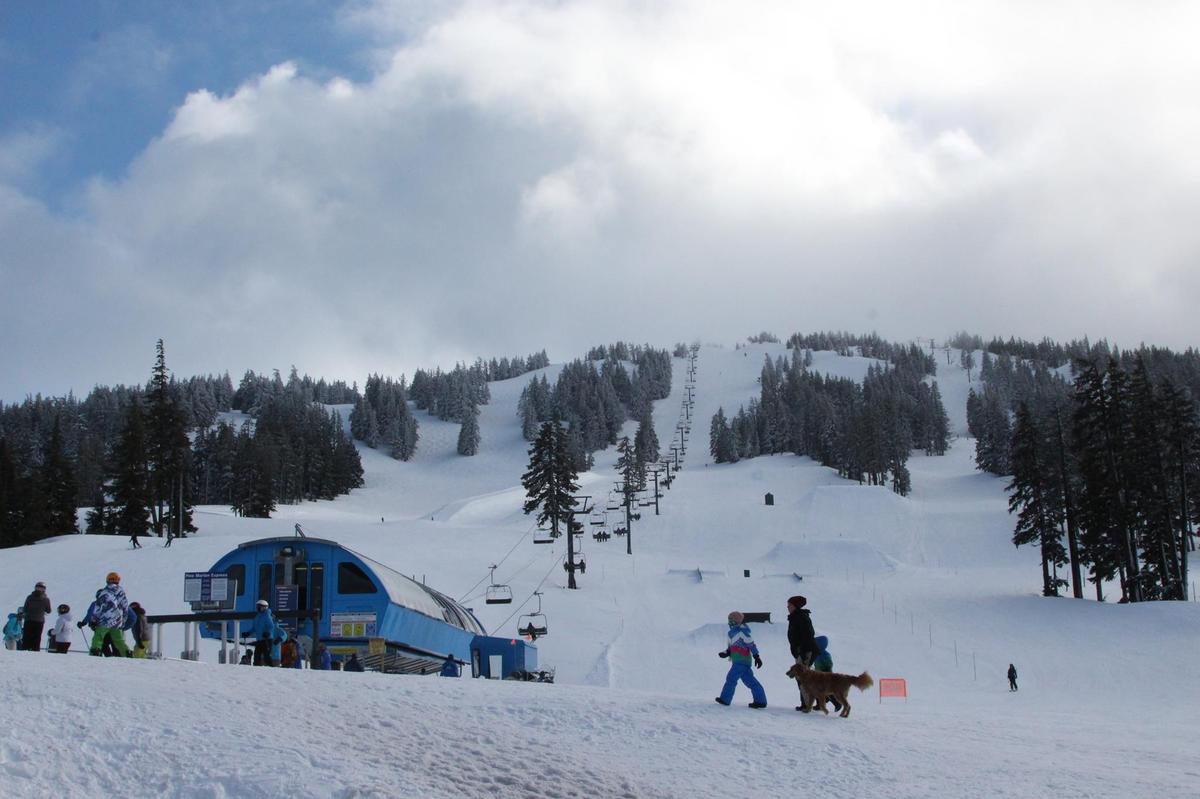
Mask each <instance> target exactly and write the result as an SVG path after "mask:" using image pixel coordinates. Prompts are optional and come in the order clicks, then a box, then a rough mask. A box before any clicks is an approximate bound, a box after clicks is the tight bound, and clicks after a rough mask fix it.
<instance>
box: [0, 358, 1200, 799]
mask: <svg viewBox="0 0 1200 799" xmlns="http://www.w3.org/2000/svg"><path fill="white" fill-rule="evenodd" d="M785 353H786V350H784V348H783V347H782V346H780V345H771V344H764V345H751V346H750V347H748V348H746V349H740V350H733V349H722V348H718V347H706V348H704V349H703V350H702V351H701V355H700V360H699V371H698V380H697V383H698V384H697V391H696V400H697V404H696V408H695V410H694V418H695V420H696V421H695V426H694V432H693V436H692V439H691V441H690V442H689V446H688V452H687V456H686V467H685V469H684V470H683V472H682V473H681V474H680V476H679V479H678V481H677V482H676V483H675V485H674V486H673V487H672V489H671V490H669V491H666V492H665V494H666V496H665V497H664V499H663V501H662V515H660V516H657V517H656V516H654V514H653V509H642V513H643V517H642V519H641V521H639V522H635V524H634V529H633V550H634V554H633V555H632V556H630V555H627V554H625V544H624V542H623V541H621V540H620V539H616V538H614V539H612V540H611V541H608V542H606V543H597V542H594V541H592V540H591V539H590V538H585V540H584V544H583V547H584V550H585V554H586V557H587V562H588V570H587V572H586V574H583V575H581V576H580V577H579V583H580V590H578V591H567V590H566V589H565V588H564V587H563V586H564V585H565V574H564V572H563V570H562V568H561V558H562V556H563V548H562V547H561V546H554V547H546V546H535V545H534V544H533V543H532V542H531V539H530V537H529V531H530V527H531V525H530V522H529V519H528V518H527V517H525V516H524V515H523V514H522V513H521V512H520V505H521V501H522V499H523V497H522V493H521V490H520V488H519V480H520V474H521V472H522V471H523V470H524V468H525V465H526V460H527V455H526V449H527V446H528V445H527V444H526V442H524V441H523V440H522V439H521V436H520V430H519V426H518V420H517V417H516V400H517V397H518V395H519V394H520V391H521V389H522V388H523V387H524V385H526V384H527V383H528V381H529V377H530V376H528V375H526V376H524V377H521V378H516V379H514V380H510V381H504V382H501V383H495V384H493V385H492V402H491V404H490V405H488V406H486V408H484V409H482V411H483V412H482V414H481V418H480V422H481V429H482V436H483V443H482V449H481V452H480V454H479V455H478V456H476V457H474V458H461V457H459V456H457V455H455V454H454V447H455V441H456V437H457V426H456V425H450V424H446V423H441V422H438V421H437V420H434V419H431V418H429V417H426V416H421V417H420V421H421V450H420V454H419V456H418V457H417V458H416V459H414V460H413V461H412V462H409V463H400V462H397V461H393V460H392V459H390V458H388V457H386V455H383V454H380V453H376V452H373V451H370V450H364V451H363V463H364V467H365V468H366V470H367V484H366V486H365V487H364V488H363V489H360V490H357V491H355V492H353V493H352V494H351V495H350V496H348V497H344V498H341V499H339V500H337V501H335V502H319V503H306V504H303V505H299V506H293V507H285V508H281V509H280V511H279V512H278V514H277V516H276V518H275V519H272V520H247V519H237V518H234V517H233V516H232V515H231V514H229V513H228V511H227V510H226V509H223V508H203V509H201V512H200V513H198V514H197V523H198V525H199V526H200V528H201V532H200V534H199V535H196V536H194V537H192V538H189V539H187V540H184V541H180V542H177V543H176V544H175V545H174V546H173V547H172V548H170V549H163V548H160V547H158V546H155V545H154V544H153V543H151V544H150V545H149V546H147V547H146V548H145V549H143V550H140V551H131V550H129V549H127V548H126V547H127V543H126V542H125V540H124V539H119V538H101V537H92V536H68V537H62V538H58V539H54V540H50V541H46V542H43V543H41V544H38V545H36V546H31V547H25V548H20V549H16V550H5V551H2V552H0V602H4V603H7V604H8V605H9V606H10V607H14V608H15V607H16V605H17V604H18V603H19V602H20V601H21V600H22V599H23V597H24V596H25V594H26V593H27V592H28V590H29V589H30V588H31V587H32V583H33V582H34V581H35V580H36V579H43V580H45V581H46V582H47V583H48V585H49V593H50V596H51V599H52V600H53V601H54V602H60V601H66V602H69V603H70V604H71V605H72V606H73V607H75V608H76V609H77V610H79V609H82V608H83V607H85V606H86V604H87V601H88V600H89V599H90V597H91V594H92V592H93V591H94V590H95V589H96V588H97V587H99V584H100V582H101V580H102V578H103V575H104V573H105V572H107V571H108V570H110V569H116V570H118V571H120V572H121V573H122V574H123V575H124V578H125V579H124V583H125V585H126V586H127V589H128V590H129V592H130V596H131V598H133V599H139V600H140V601H142V603H143V604H145V605H146V606H147V607H149V608H150V611H151V612H152V613H167V612H184V611H186V605H185V604H184V603H183V601H182V575H183V572H185V571H193V570H203V569H206V568H208V567H209V566H210V565H211V564H212V563H213V562H214V561H216V560H217V558H218V557H220V555H222V554H223V553H225V552H226V551H228V550H229V549H231V548H233V547H234V546H235V545H236V544H237V543H238V542H240V541H244V540H249V539H253V538H257V537H262V536H265V535H286V534H288V533H289V532H290V530H291V528H292V525H293V523H294V522H296V521H299V522H301V523H302V524H303V525H304V526H305V529H306V530H308V531H309V532H310V533H311V534H314V535H319V536H322V537H327V538H333V539H336V540H339V541H341V542H343V543H345V544H346V545H348V546H350V547H351V548H353V549H356V550H358V551H361V552H363V553H364V554H367V555H369V556H371V557H374V558H376V559H378V560H380V561H382V562H384V563H387V564H389V565H391V566H393V567H394V568H396V569H398V570H400V571H402V572H405V573H407V574H412V575H414V576H416V577H417V578H418V579H422V578H423V579H426V580H427V581H428V582H429V583H430V584H431V585H433V586H434V587H436V588H438V589H439V590H442V591H444V592H446V593H449V594H452V595H455V596H458V597H460V598H462V599H463V600H465V601H466V604H468V605H470V606H473V607H475V609H476V612H477V613H478V615H479V617H480V619H481V621H482V622H483V623H484V625H485V626H486V627H487V628H488V629H489V630H490V631H493V632H495V633H497V634H501V635H504V634H515V628H516V623H517V617H518V615H519V613H520V612H528V611H529V609H530V607H531V605H532V604H533V603H528V604H527V605H526V606H525V607H524V608H519V607H517V605H518V604H519V603H521V602H523V601H526V602H528V599H529V597H530V596H531V594H532V592H533V591H534V590H535V589H537V588H539V587H540V588H541V589H542V590H543V591H544V592H545V596H544V597H543V607H544V610H545V612H546V614H547V616H548V623H549V628H550V634H549V636H548V637H546V638H545V639H542V640H539V641H538V647H539V650H540V659H541V662H542V664H543V665H550V666H555V667H556V668H557V680H558V682H557V683H556V684H554V685H535V684H523V683H522V684H515V683H503V684H499V683H490V682H484V681H471V680H441V679H435V678H418V677H388V676H383V675H375V674H366V675H353V674H343V673H321V672H291V671H289V672H282V671H274V670H265V669H250V668H241V667H232V666H217V665H215V660H216V658H215V652H214V648H213V646H211V645H209V644H208V642H206V646H205V647H204V648H203V650H202V651H203V658H204V660H205V661H206V662H202V663H199V664H192V663H181V662H172V661H164V662H114V661H106V660H99V659H91V658H87V657H82V656H68V657H65V658H52V657H50V656H47V655H44V654H32V653H10V652H0V679H3V680H4V683H5V685H6V687H7V688H8V690H7V692H6V701H5V702H3V703H0V723H3V724H4V726H5V728H6V729H7V730H8V732H7V733H6V738H5V740H4V743H3V745H2V746H0V785H3V792H4V793H5V795H14V796H52V795H53V796H60V795H66V796H96V795H102V794H114V795H127V796H150V795H154V796H203V797H222V796H263V797H267V796H289V797H294V796H313V797H317V796H322V797H324V796H344V797H358V796H381V797H382V796H423V797H425V796H446V797H451V796H579V795H585V794H587V795H592V796H638V797H642V796H687V797H695V796H724V795H731V794H732V795H757V796H784V795H793V794H795V793H797V792H798V791H809V790H812V791H817V792H819V793H820V794H821V795H822V796H832V797H858V796H867V795H870V796H897V797H901V796H903V797H907V796H914V797H915V796H1013V797H1018V796H1019V797H1026V796H1041V795H1049V794H1051V793H1053V794H1054V795H1067V796H1151V795H1154V796H1170V797H1174V796H1193V795H1196V794H1197V792H1198V790H1200V776H1198V770H1197V769H1196V768H1195V767H1194V766H1193V765H1191V761H1192V756H1191V754H1190V748H1191V746H1190V742H1189V740H1190V732H1191V731H1192V730H1193V729H1194V725H1195V722H1196V715H1197V710H1198V709H1200V689H1198V688H1197V678H1198V677H1200V666H1198V665H1197V663H1196V654H1197V647H1196V642H1197V641H1198V640H1200V612H1198V609H1200V606H1198V605H1196V604H1192V603H1155V604H1146V605H1141V606H1117V605H1111V604H1109V605H1101V604H1098V603H1095V602H1092V601H1074V600H1068V599H1057V600H1052V599H1043V598H1041V597H1040V596H1038V595H1037V589H1038V587H1039V585H1040V577H1039V570H1038V565H1037V559H1036V554H1035V553H1034V552H1032V551H1028V550H1021V551H1018V550H1015V549H1014V548H1013V547H1012V545H1011V543H1009V538H1010V536H1011V520H1010V519H1009V517H1008V514H1007V508H1006V503H1005V495H1004V491H1003V481H1002V480H998V479H996V478H992V477H990V476H987V475H982V474H979V473H977V472H975V471H974V469H973V467H972V454H973V453H972V449H973V445H972V442H971V441H970V440H968V439H960V440H958V441H957V442H956V443H955V445H954V447H953V448H952V450H951V451H950V453H949V454H948V455H946V456H945V457H942V458H926V457H924V456H921V455H914V456H913V458H912V460H911V461H910V469H911V471H912V474H913V483H914V491H913V494H912V496H910V497H907V498H901V497H898V496H895V495H894V494H892V493H890V492H889V491H887V490H886V489H882V488H872V487H867V486H858V485H855V484H848V483H846V482H845V481H842V480H840V479H838V478H837V477H836V475H834V474H833V473H832V472H830V471H829V470H828V469H825V468H823V467H821V466H819V465H818V464H815V463H813V462H812V461H810V460H808V459H803V458H797V457H791V456H774V457H764V458H757V459H754V460H751V461H744V462H741V463H738V464H724V465H716V464H712V463H711V462H710V461H709V459H708V455H707V444H708V442H707V428H708V420H709V419H710V418H711V416H712V414H713V413H715V412H716V410H717V408H718V407H724V408H725V409H726V411H727V412H730V411H734V412H736V409H737V407H738V406H739V405H741V404H744V403H746V402H747V401H748V400H749V399H750V398H751V397H753V396H755V395H756V394H757V390H758V385H757V377H758V373H759V370H760V368H761V366H762V360H763V356H764V355H766V354H769V355H771V357H776V356H778V355H780V354H785ZM939 354H940V353H939ZM952 355H953V360H954V365H952V366H950V367H947V366H945V365H944V362H943V363H941V364H939V372H940V374H939V376H938V380H939V383H940V385H941V387H942V393H943V397H945V398H946V402H947V407H948V411H949V412H950V414H951V418H952V422H953V423H954V424H955V425H959V424H960V423H961V420H962V413H963V411H962V408H961V407H958V406H957V403H960V402H962V401H963V400H964V399H965V396H966V392H967V379H966V375H965V374H964V373H963V372H962V371H961V370H960V369H959V368H958V367H957V355H956V354H952ZM870 363H871V362H870V361H868V360H867V359H862V358H841V357H838V356H836V355H834V354H832V353H817V354H816V358H815V362H814V368H816V369H820V370H822V371H825V372H827V373H830V374H839V375H846V376H851V377H861V376H862V374H863V373H865V371H866V368H867V366H868V365H869V364H870ZM676 364H677V368H676V374H675V380H674V385H673V394H672V396H671V397H670V398H668V399H666V400H664V401H662V402H659V403H657V406H656V409H655V424H656V426H657V428H658V433H659V437H660V439H661V440H662V441H663V443H664V444H666V443H667V442H668V441H669V440H670V439H671V435H672V432H673V430H674V427H675V423H676V421H677V418H678V413H679V408H680V401H681V398H682V395H683V390H682V389H683V368H682V365H683V362H682V361H677V362H676ZM557 369H558V367H549V368H548V370H547V372H548V373H549V377H550V379H551V380H552V381H553V379H554V377H555V374H556V372H557ZM952 398H953V399H952ZM952 403H956V404H952ZM632 430H633V425H632V423H631V424H630V426H629V431H630V433H632ZM612 462H613V454H612V453H611V452H606V453H599V454H598V456H597V458H596V467H595V469H594V470H593V472H592V473H589V474H588V475H584V476H583V479H582V483H583V484H584V486H585V488H588V489H590V490H591V493H594V494H599V495H603V494H604V492H606V491H607V489H608V487H609V486H610V485H611V481H612V479H613V471H612V468H611V467H612ZM768 491H769V492H771V493H773V494H774V495H775V505H774V506H770V507H768V506H766V505H764V503H763V495H764V494H765V493H766V492H768ZM491 563H499V565H500V568H499V569H498V571H497V576H498V578H500V579H501V580H502V581H504V582H507V583H509V584H511V585H512V588H513V592H514V594H515V596H516V597H517V600H516V602H515V603H514V604H513V605H512V606H486V605H484V604H483V603H482V598H481V596H480V594H481V592H482V586H481V583H480V581H481V579H482V578H484V577H486V574H487V566H488V565H489V564H491ZM747 570H748V572H749V576H748V577H747V576H744V574H745V573H746V571H747ZM799 578H802V579H799ZM796 593H801V594H804V595H806V596H807V597H808V599H809V606H810V608H811V609H812V612H813V620H814V623H815V625H816V627H817V631H818V633H821V634H826V635H828V636H829V637H830V639H831V647H830V648H831V651H832V653H833V655H834V659H835V665H836V666H837V668H838V670H839V671H848V672H855V673H857V672H858V671H861V670H864V669H866V670H869V671H870V672H871V674H872V675H874V676H875V677H876V678H878V677H904V678H906V679H907V680H908V686H909V699H908V701H907V702H904V701H902V700H886V701H885V702H884V703H883V704H880V703H879V701H878V697H877V695H876V694H874V693H870V694H865V695H856V696H855V697H852V701H854V703H855V706H854V712H853V715H852V716H851V718H850V719H849V720H841V719H832V718H829V719H827V718H823V717H813V716H803V715H801V714H799V713H796V712H795V711H794V710H793V709H792V706H793V705H794V704H795V702H796V696H797V694H796V689H795V685H794V683H791V682H790V681H789V680H787V678H786V677H785V676H784V674H783V672H784V670H785V669H786V667H787V665H788V661H789V658H788V651H787V641H786V621H785V618H784V615H785V610H784V603H785V601H786V599H787V597H789V596H791V595H792V594H796ZM735 608H738V609H742V610H769V611H771V612H772V613H773V614H774V618H775V620H776V622H777V623H775V624H769V625H755V636H756V638H757V640H758V642H759V647H760V649H761V651H762V654H763V659H764V661H765V666H764V668H763V669H762V670H761V671H760V672H759V677H760V679H761V680H762V682H763V684H764V686H765V687H766V690H767V696H768V699H769V702H770V707H768V708H767V709H766V710H765V711H753V710H749V709H747V708H746V707H745V702H748V701H749V697H748V695H747V694H746V693H744V690H745V689H741V692H740V693H739V694H738V696H737V697H736V700H735V703H734V706H733V707H731V708H723V707H720V706H718V705H716V704H715V703H714V702H713V701H712V698H713V697H714V696H715V695H716V693H717V692H718V690H719V689H720V685H721V682H722V680H723V677H724V672H725V668H726V664H725V662H724V661H721V660H719V659H717V657H716V653H717V651H718V650H720V649H721V648H723V646H724V629H725V626H724V618H725V615H726V614H727V613H728V611H729V610H732V609H735ZM78 646H80V645H79V644H78V643H77V644H76V647H78ZM166 648H167V649H168V654H173V653H177V652H178V651H179V650H180V649H181V648H182V632H181V630H179V629H178V628H175V629H171V630H170V631H169V637H168V646H167V647H166ZM1009 662H1014V663H1016V664H1017V667H1018V669H1019V670H1020V673H1021V679H1020V685H1021V690H1020V692H1018V693H1016V694H1010V693H1009V692H1008V690H1007V685H1006V681H1005V679H1004V671H1005V670H1006V669H1007V666H1008V664H1009ZM1114 764H1120V766H1119V767H1116V768H1114V767H1113V766H1114Z"/></svg>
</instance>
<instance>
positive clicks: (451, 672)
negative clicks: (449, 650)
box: [442, 658, 462, 677]
mask: <svg viewBox="0 0 1200 799" xmlns="http://www.w3.org/2000/svg"><path fill="white" fill-rule="evenodd" d="M461 673H462V672H461V671H459V668H458V664H457V663H455V662H454V661H453V660H451V659H450V658H446V662H445V663H443V664H442V676H443V677H457V676H459V675H460V674H461Z"/></svg>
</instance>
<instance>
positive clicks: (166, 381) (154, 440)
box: [146, 339, 196, 537]
mask: <svg viewBox="0 0 1200 799" xmlns="http://www.w3.org/2000/svg"><path fill="white" fill-rule="evenodd" d="M155 351H156V355H155V360H154V369H153V371H152V373H151V377H150V387H149V391H148V392H147V396H146V421H147V430H146V447H147V449H146V451H147V455H148V460H149V465H150V495H151V504H150V516H151V519H152V520H153V524H154V532H155V535H158V536H159V537H162V535H163V532H164V530H165V531H166V532H167V534H168V535H171V536H175V535H180V536H181V535H184V534H185V533H186V532H188V531H194V530H195V529H196V528H195V527H194V526H193V525H192V504H191V496H190V492H189V491H188V488H189V486H188V485H187V482H188V481H186V480H185V479H184V477H185V475H186V474H187V470H188V465H189V464H188V458H189V455H190V449H191V444H190V442H189V441H188V437H187V414H186V413H185V412H184V410H183V408H182V407H181V405H180V402H179V399H178V397H177V396H176V394H177V392H176V391H175V387H174V385H173V381H172V380H171V379H170V376H169V374H168V373H167V361H166V353H165V351H164V349H163V342H162V339H159V340H158V343H157V344H156V345H155Z"/></svg>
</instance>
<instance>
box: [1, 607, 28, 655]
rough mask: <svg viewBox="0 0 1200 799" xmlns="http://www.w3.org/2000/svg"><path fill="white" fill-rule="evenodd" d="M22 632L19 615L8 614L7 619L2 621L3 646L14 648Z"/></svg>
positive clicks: (23, 632) (19, 641) (19, 640)
mask: <svg viewBox="0 0 1200 799" xmlns="http://www.w3.org/2000/svg"><path fill="white" fill-rule="evenodd" d="M24 634H25V631H24V629H23V628H22V625H21V617H20V616H19V615H17V614H16V613H10V614H8V621H6V622H5V623H4V648H5V649H16V648H17V645H18V644H19V643H21V637H22V636H23V635H24Z"/></svg>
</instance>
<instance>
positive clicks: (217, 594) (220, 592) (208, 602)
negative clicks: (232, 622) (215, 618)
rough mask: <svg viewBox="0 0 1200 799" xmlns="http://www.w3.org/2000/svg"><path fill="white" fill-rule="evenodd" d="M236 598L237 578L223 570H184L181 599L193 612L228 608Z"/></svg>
mask: <svg viewBox="0 0 1200 799" xmlns="http://www.w3.org/2000/svg"><path fill="white" fill-rule="evenodd" d="M236 598H237V580H231V579H229V575H228V574H225V573H223V572H184V575H183V601H184V602H187V603H189V604H190V605H191V606H192V611H193V612H199V611H203V610H229V609H231V608H232V607H233V605H234V600H235V599H236Z"/></svg>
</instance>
